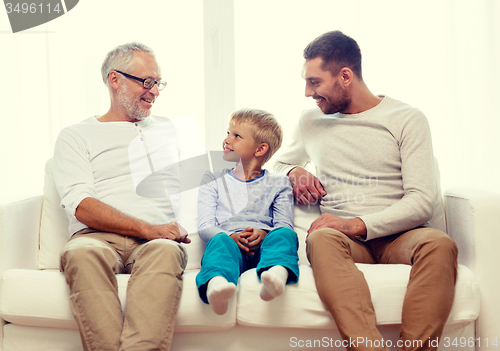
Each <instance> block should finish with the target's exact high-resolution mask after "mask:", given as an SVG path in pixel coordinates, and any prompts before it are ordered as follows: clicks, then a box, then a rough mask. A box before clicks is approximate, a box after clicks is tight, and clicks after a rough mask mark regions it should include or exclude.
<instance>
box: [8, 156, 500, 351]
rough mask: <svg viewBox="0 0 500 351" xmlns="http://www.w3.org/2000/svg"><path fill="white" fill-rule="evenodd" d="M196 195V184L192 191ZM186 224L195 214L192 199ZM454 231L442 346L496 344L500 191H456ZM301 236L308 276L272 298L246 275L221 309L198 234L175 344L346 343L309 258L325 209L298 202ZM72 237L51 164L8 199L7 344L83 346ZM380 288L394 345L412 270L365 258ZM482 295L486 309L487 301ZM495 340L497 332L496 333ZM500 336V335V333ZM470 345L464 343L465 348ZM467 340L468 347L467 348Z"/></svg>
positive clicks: (448, 203)
mask: <svg viewBox="0 0 500 351" xmlns="http://www.w3.org/2000/svg"><path fill="white" fill-rule="evenodd" d="M185 195H186V198H187V199H188V200H189V201H192V199H193V197H195V196H196V189H194V190H193V191H191V192H187V193H186V194H185ZM183 201H184V200H182V199H181V205H183V204H184V203H188V204H189V206H184V208H185V209H187V211H185V212H183V215H181V220H180V222H181V223H182V224H185V225H187V224H188V222H190V224H189V225H187V226H188V227H190V226H192V225H194V223H195V221H196V215H195V213H196V208H195V206H194V205H193V202H189V201H187V202H183ZM444 203H445V209H446V220H447V227H448V233H449V234H450V235H451V236H452V237H453V239H455V241H456V242H457V244H458V246H459V250H460V253H459V262H460V266H459V271H458V281H457V286H456V298H455V302H454V305H453V309H452V312H451V315H450V317H449V320H448V322H447V324H446V327H445V332H444V335H443V338H442V340H441V345H440V349H441V350H445V349H449V348H456V347H458V348H460V349H461V350H463V349H466V350H473V349H475V348H478V347H477V345H475V344H478V343H481V347H483V348H486V346H487V345H486V343H489V344H490V345H489V348H491V347H492V346H491V344H492V343H493V342H494V341H493V339H494V338H496V337H497V336H498V337H499V339H500V307H499V306H500V304H499V303H498V301H497V298H496V294H497V291H498V289H499V288H500V275H499V274H498V273H497V267H500V254H499V253H498V252H497V250H498V249H500V245H499V243H500V236H499V235H498V234H496V232H495V231H496V228H495V226H494V220H495V216H497V215H499V214H500V195H498V194H494V193H489V192H482V191H475V190H467V189H457V190H454V191H449V192H447V193H446V194H445V196H444ZM295 215H296V218H295V224H296V231H297V232H298V234H299V239H300V249H299V254H300V262H299V263H300V270H301V276H300V279H299V283H298V284H296V285H289V286H287V288H286V291H285V293H284V294H283V295H282V296H280V297H278V298H276V299H274V300H273V301H271V302H264V301H262V300H261V299H260V298H259V296H258V291H259V289H260V286H259V282H258V279H257V277H256V275H255V271H254V270H250V271H248V272H245V273H244V274H243V275H242V276H241V278H240V282H239V284H238V293H237V296H235V297H234V298H233V299H232V300H231V304H230V308H229V311H228V313H226V314H225V315H224V316H217V315H215V314H214V313H213V312H212V310H211V308H210V306H209V305H205V304H204V303H202V302H201V300H200V299H199V297H198V293H197V289H196V285H195V276H196V273H197V272H198V270H199V268H200V259H201V256H202V253H203V247H204V245H203V244H202V242H201V240H200V239H199V237H198V236H197V234H196V233H192V234H190V237H191V240H192V243H191V244H189V245H187V246H186V247H187V249H188V254H189V260H188V267H187V270H186V272H185V273H184V289H183V295H182V298H181V302H180V307H179V311H178V314H177V326H176V330H175V335H174V342H173V347H172V350H183V351H186V350H188V351H197V350H200V351H202V350H203V351H206V350H221V351H236V350H263V351H271V350H276V351H278V350H279V351H282V350H322V349H325V348H326V349H339V350H341V349H342V350H343V349H344V348H343V347H342V345H341V338H340V335H339V333H338V330H337V328H336V326H335V323H334V321H333V319H332V318H331V315H330V314H329V313H328V312H327V311H326V310H325V308H324V306H323V304H322V303H321V301H320V299H319V297H318V295H317V292H316V288H315V284H314V279H313V276H312V271H311V267H310V266H309V264H308V262H307V258H306V257H305V244H304V239H305V230H306V229H307V228H308V226H309V223H310V222H311V221H312V220H313V219H314V218H316V217H317V215H318V209H317V207H314V206H313V207H310V208H307V207H302V206H296V209H295ZM67 239H68V231H67V219H66V216H65V214H64V212H63V210H62V209H61V208H60V206H59V199H58V195H57V193H56V192H55V188H54V184H53V178H52V170H51V163H50V161H49V162H48V163H47V167H46V179H45V189H44V195H40V196H35V197H32V198H28V199H24V200H21V201H17V202H12V203H7V204H4V205H2V206H0V250H1V254H0V274H1V276H2V280H1V282H0V317H1V318H2V319H1V323H2V325H1V334H2V336H1V339H0V341H1V344H0V348H1V347H3V350H4V351H17V350H23V351H27V350H36V351H40V350H50V351H57V350H61V351H62V350H65V351H67V350H82V347H81V343H80V338H79V333H78V330H77V325H76V323H75V321H74V319H73V316H72V314H71V311H70V307H69V302H68V296H69V290H68V287H67V285H66V281H65V279H64V275H63V274H62V273H60V272H59V270H58V254H59V250H60V248H61V246H62V245H63V244H64V243H65V242H66V240H67ZM358 267H359V268H360V269H361V270H362V271H363V273H364V275H365V277H366V279H367V281H368V284H369V286H370V291H371V294H372V299H373V303H374V306H375V310H376V314H377V321H378V324H379V328H380V330H381V332H382V334H383V336H384V339H385V340H387V342H388V343H392V347H391V348H392V349H395V346H396V342H397V340H398V336H399V324H400V323H401V308H402V301H403V296H404V294H405V291H406V284H407V281H408V277H409V272H410V267H409V266H406V265H366V264H358ZM117 277H118V282H119V284H118V285H119V294H120V298H121V301H122V303H123V305H125V302H126V296H125V288H126V284H127V280H128V278H129V276H128V275H125V274H121V275H118V276H117ZM480 300H481V307H480ZM487 338H489V339H487ZM498 342H500V340H498ZM464 344H465V345H464ZM461 346H464V347H461Z"/></svg>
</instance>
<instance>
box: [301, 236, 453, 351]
mask: <svg viewBox="0 0 500 351" xmlns="http://www.w3.org/2000/svg"><path fill="white" fill-rule="evenodd" d="M457 252H458V250H457V246H456V244H455V243H454V242H453V240H452V239H450V237H448V235H446V234H445V233H443V232H441V231H439V230H436V229H432V228H418V229H414V230H411V231H408V232H406V233H403V234H397V235H391V236H388V237H384V238H378V239H373V240H369V241H367V242H363V241H359V240H353V239H350V238H348V237H347V236H346V235H344V234H342V233H340V232H339V231H337V230H334V229H330V228H322V229H318V230H316V231H314V232H312V233H311V234H310V235H309V237H308V238H307V257H308V258H309V261H310V262H311V266H312V269H313V273H314V278H315V280H316V288H317V290H318V294H319V296H320V297H321V300H322V301H323V303H324V304H325V305H326V307H327V308H328V310H329V311H330V313H331V314H332V316H333V318H334V320H335V322H336V323H337V327H338V329H339V332H340V334H341V335H342V338H343V339H344V340H347V341H353V340H368V341H369V342H367V343H347V342H345V344H346V345H349V347H347V349H348V350H376V349H378V350H381V349H385V350H387V348H386V347H383V346H387V345H386V344H384V343H383V342H382V336H381V335H380V333H379V331H378V330H377V327H376V324H377V323H376V317H375V311H374V308H373V305H372V301H371V297H370V291H369V289H368V284H367V283H366V280H365V278H364V276H363V273H362V272H361V271H359V269H358V268H357V267H356V265H355V264H354V263H355V262H357V263H381V264H388V263H393V264H396V263H402V264H408V265H412V269H411V273H410V280H409V282H408V287H407V291H406V295H405V298H404V303H403V315H402V325H401V334H400V341H399V343H400V345H399V346H402V347H398V349H400V350H435V349H436V347H434V344H435V340H436V338H439V337H441V334H442V332H443V327H444V324H445V322H446V320H447V318H448V315H449V313H450V310H451V306H452V304H453V297H454V294H455V281H456V275H457ZM358 337H359V338H360V339H358ZM429 340H434V343H429ZM375 346H380V347H375ZM393 346H396V345H393Z"/></svg>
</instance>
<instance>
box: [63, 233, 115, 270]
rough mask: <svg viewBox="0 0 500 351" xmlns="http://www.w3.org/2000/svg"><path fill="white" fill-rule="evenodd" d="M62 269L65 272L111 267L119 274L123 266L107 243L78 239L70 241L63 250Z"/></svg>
mask: <svg viewBox="0 0 500 351" xmlns="http://www.w3.org/2000/svg"><path fill="white" fill-rule="evenodd" d="M60 266H61V267H60V268H61V270H62V271H63V272H65V273H68V270H75V269H81V268H84V269H85V268H87V267H91V269H95V268H96V267H109V268H108V269H112V270H113V271H114V272H115V273H118V271H119V269H120V266H122V264H121V261H120V259H119V257H118V256H117V255H116V253H115V252H114V251H113V250H112V249H111V248H110V247H109V246H108V245H107V244H105V243H103V242H101V241H99V240H96V239H91V238H77V239H74V240H70V241H69V242H68V243H67V244H66V245H65V246H64V247H63V249H62V251H61V257H60Z"/></svg>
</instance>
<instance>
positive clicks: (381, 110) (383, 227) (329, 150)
mask: <svg viewBox="0 0 500 351" xmlns="http://www.w3.org/2000/svg"><path fill="white" fill-rule="evenodd" d="M308 162H312V163H313V164H314V165H315V166H316V175H317V176H318V178H319V179H320V181H321V183H322V184H323V186H324V188H325V190H326V192H327V193H328V194H327V195H326V196H324V197H323V199H322V200H321V203H320V209H321V211H322V213H331V214H334V215H337V216H340V217H344V218H353V217H359V218H361V219H362V220H363V222H364V223H365V224H366V227H367V235H366V237H365V238H363V239H366V240H370V239H374V238H378V237H383V236H386V235H391V234H396V233H400V232H403V231H407V230H410V229H413V228H416V227H418V226H427V225H428V223H427V222H428V221H429V220H430V219H431V218H432V215H433V207H432V201H433V198H434V192H435V190H436V184H435V179H434V176H433V174H434V172H433V167H434V163H433V162H434V156H433V151H432V142H431V134H430V129H429V124H428V122H427V119H426V117H425V116H424V114H423V113H422V112H421V111H419V110H418V109H416V108H413V107H411V106H409V105H407V104H404V103H402V102H399V101H397V100H394V99H392V98H389V97H384V98H383V100H382V101H381V102H380V103H379V104H378V105H377V106H375V107H374V108H372V109H370V110H367V111H364V112H361V113H358V114H341V113H336V114H333V115H324V114H323V113H322V112H321V110H319V109H312V110H306V111H304V112H303V113H302V115H301V117H300V120H299V125H298V128H297V130H296V133H295V135H294V139H293V142H292V143H291V145H290V146H289V147H288V149H287V150H286V152H285V153H283V154H282V155H281V156H280V157H279V159H278V161H277V163H276V165H275V170H276V171H278V172H281V173H285V174H287V173H288V172H289V171H290V170H291V169H293V168H294V167H296V166H300V167H304V166H305V165H306V164H307V163H308Z"/></svg>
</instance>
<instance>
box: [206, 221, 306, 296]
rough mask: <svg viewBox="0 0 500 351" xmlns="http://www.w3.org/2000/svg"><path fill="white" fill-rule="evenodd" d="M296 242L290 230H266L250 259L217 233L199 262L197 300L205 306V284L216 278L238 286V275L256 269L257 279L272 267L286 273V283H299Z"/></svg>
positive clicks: (297, 245)
mask: <svg viewBox="0 0 500 351" xmlns="http://www.w3.org/2000/svg"><path fill="white" fill-rule="evenodd" d="M298 248H299V240H298V238H297V233H295V232H294V231H293V230H291V229H289V228H286V227H281V228H277V229H273V230H272V231H270V232H269V233H268V234H267V235H266V237H265V238H264V240H263V241H262V244H261V246H260V250H258V251H257V252H255V255H254V256H245V255H243V253H242V252H241V251H240V248H239V247H238V245H237V244H236V242H234V240H233V239H232V238H231V237H230V236H229V235H227V234H225V233H219V234H217V235H216V236H214V237H213V238H212V239H210V240H209V241H208V243H207V247H206V248H205V254H204V255H203V258H202V260H201V271H200V272H199V273H198V275H197V276H196V286H197V287H198V292H199V294H200V298H201V299H202V300H203V302H205V303H207V304H208V300H207V285H208V282H209V281H210V279H212V278H213V277H216V276H221V277H224V278H226V280H227V281H228V282H231V283H234V284H235V285H236V284H237V283H238V278H239V276H240V275H241V274H242V273H243V272H245V271H247V270H249V269H251V268H257V269H256V272H257V276H258V277H259V279H260V275H261V274H262V272H264V271H265V270H267V269H269V268H271V267H272V266H276V265H280V266H283V267H285V268H286V269H287V270H288V280H287V282H286V283H287V284H293V283H297V281H298V280H299V265H298V261H299V256H298V254H297V250H298Z"/></svg>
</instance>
